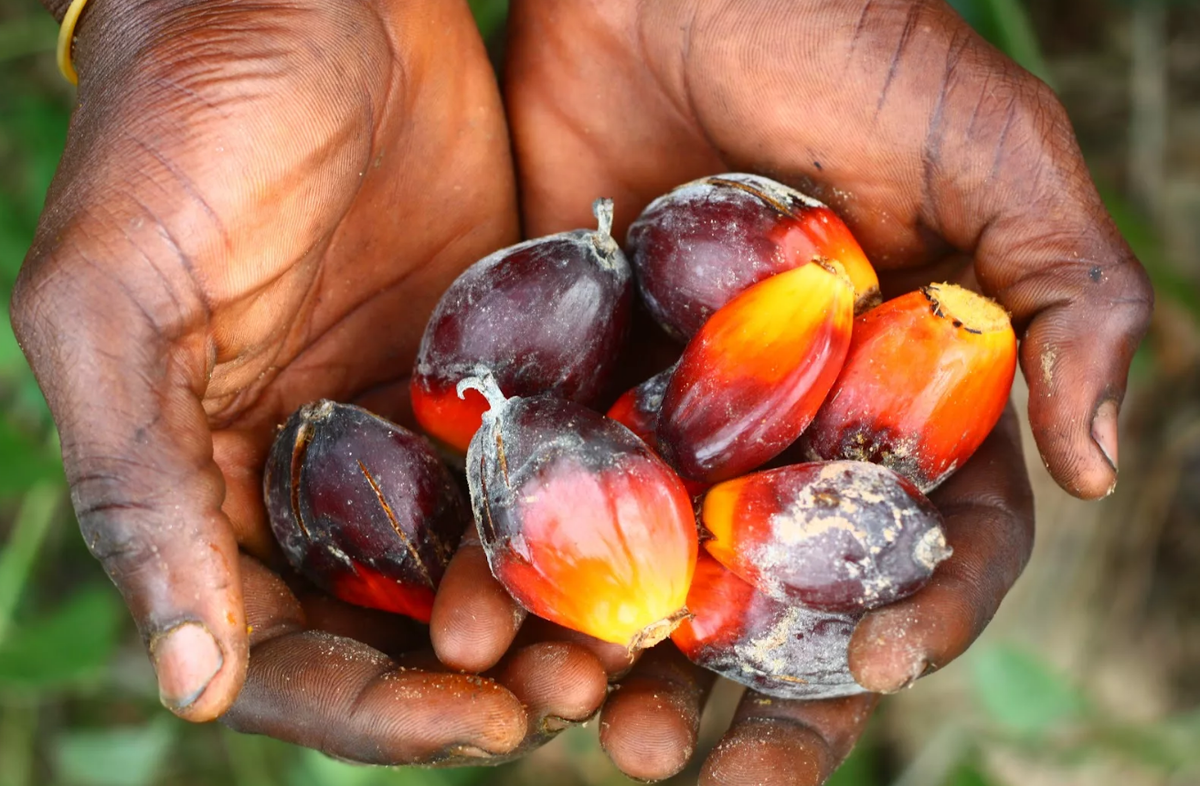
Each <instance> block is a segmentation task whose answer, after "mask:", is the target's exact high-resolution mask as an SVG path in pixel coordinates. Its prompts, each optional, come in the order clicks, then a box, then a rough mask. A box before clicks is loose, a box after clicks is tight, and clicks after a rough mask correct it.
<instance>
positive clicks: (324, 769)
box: [288, 750, 494, 786]
mask: <svg viewBox="0 0 1200 786" xmlns="http://www.w3.org/2000/svg"><path fill="white" fill-rule="evenodd" d="M492 772H494V770H492V769H482V768H474V769H454V770H431V769H423V768H419V767H398V768H397V767H362V766H357V765H354V764H343V763H342V762H339V761H335V760H333V759H331V758H329V757H328V756H324V755H322V754H320V753H317V752H316V751H311V750H305V751H302V752H301V754H300V755H299V756H298V757H297V760H296V770H295V773H294V775H293V776H292V778H290V779H289V780H288V783H289V784H293V785H294V786H474V784H482V783H485V782H486V778H487V777H488V775H489V774H490V773H492Z"/></svg>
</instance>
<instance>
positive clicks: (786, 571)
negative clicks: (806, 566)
mask: <svg viewBox="0 0 1200 786" xmlns="http://www.w3.org/2000/svg"><path fill="white" fill-rule="evenodd" d="M831 489H832V490H836V493H831ZM897 496H899V498H900V499H905V498H906V496H907V495H905V494H904V493H903V491H902V490H900V489H899V488H898V487H897V480H896V476H895V475H894V474H893V473H892V472H891V471H890V470H888V469H886V468H884V467H880V466H877V465H875V464H869V463H863V462H830V463H828V464H826V465H824V466H823V467H822V468H821V470H820V472H819V473H818V474H817V476H816V478H815V479H813V480H812V481H810V482H809V483H807V484H805V485H804V486H803V487H801V488H800V489H799V491H798V493H797V494H796V496H795V497H794V498H793V500H792V502H791V504H790V505H788V506H787V507H786V508H785V509H784V510H782V511H780V512H778V513H775V514H774V515H772V516H771V518H770V520H769V523H770V527H771V532H772V537H770V538H768V539H766V540H765V541H764V542H763V543H762V544H761V545H759V546H758V547H757V548H755V549H754V550H753V551H752V553H751V555H750V556H751V559H752V561H753V563H754V565H755V567H756V569H757V572H758V574H759V575H760V576H761V577H762V578H761V579H760V581H761V582H762V583H763V585H764V589H767V590H769V592H770V594H772V595H775V596H777V597H785V596H787V594H788V585H787V582H788V579H787V577H788V576H789V575H794V573H795V570H796V566H795V564H794V563H795V556H796V553H797V549H801V550H804V549H808V548H811V549H813V550H814V552H819V551H823V550H827V549H829V548H831V545H830V543H829V541H830V540H831V539H832V540H834V541H835V542H837V541H842V542H844V540H843V539H842V538H839V537H838V533H845V534H846V536H848V539H849V540H850V541H852V542H853V544H855V545H857V546H858V548H859V551H860V553H861V555H862V556H860V557H859V558H858V559H850V558H849V557H847V558H846V559H845V560H842V561H839V562H837V563H836V564H835V565H833V566H832V567H833V568H834V570H835V572H836V573H837V574H839V578H840V579H841V580H845V581H856V582H859V583H860V585H861V587H862V598H861V600H862V603H863V605H864V606H866V607H871V606H874V605H875V602H876V601H878V600H880V599H885V598H889V597H890V596H891V595H892V594H894V592H895V591H896V590H897V587H896V586H895V581H894V580H893V578H892V577H891V576H889V575H888V573H887V571H886V569H884V567H883V565H882V564H881V562H882V560H883V559H884V557H885V556H887V555H886V553H885V552H886V551H888V550H890V549H892V548H893V546H894V545H895V544H896V542H897V541H898V540H899V538H900V535H901V533H902V532H903V531H905V530H911V529H912V528H914V527H922V526H926V525H928V523H929V522H928V520H927V517H926V516H925V515H924V514H923V513H922V511H920V510H919V509H917V508H915V507H904V508H901V507H896V506H895V505H894V504H892V503H891V500H893V499H895V498H897ZM881 505H887V506H888V507H889V508H890V514H891V518H892V525H891V526H887V527H884V528H882V529H881V530H879V531H878V532H873V531H871V529H869V528H867V527H865V526H864V525H863V524H862V521H863V520H864V517H870V516H877V515H878V514H879V512H880V509H879V506H881ZM949 553H950V552H949V548H948V547H947V546H946V541H945V537H944V535H943V533H942V531H941V528H940V527H937V526H933V527H930V528H929V530H928V531H927V532H925V533H923V534H921V535H920V537H919V538H918V539H917V542H916V543H915V544H914V545H913V561H914V562H915V563H916V564H917V565H920V566H921V567H924V568H926V569H927V570H928V571H930V572H932V571H933V569H934V568H935V567H936V566H937V564H938V563H939V562H941V561H942V560H943V559H945V558H946V557H947V556H949Z"/></svg>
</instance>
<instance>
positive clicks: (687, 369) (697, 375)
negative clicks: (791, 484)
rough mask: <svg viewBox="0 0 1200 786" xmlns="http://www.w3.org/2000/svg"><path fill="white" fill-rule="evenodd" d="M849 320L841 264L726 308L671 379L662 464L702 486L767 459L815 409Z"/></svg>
mask: <svg viewBox="0 0 1200 786" xmlns="http://www.w3.org/2000/svg"><path fill="white" fill-rule="evenodd" d="M853 321H854V287H853V285H852V284H851V283H850V279H849V278H847V277H846V275H845V272H844V271H843V270H842V268H841V266H840V265H839V264H838V263H837V262H828V263H826V262H819V263H812V264H808V265H802V266H800V267H797V268H794V269H792V270H789V271H787V272H785V273H780V274H778V275H776V276H772V277H771V278H768V279H766V280H764V281H760V282H759V283H757V284H755V285H754V286H752V287H750V288H749V289H747V290H746V291H744V292H742V293H741V294H740V295H738V296H737V297H735V298H734V299H733V300H731V301H729V303H727V304H726V305H725V306H723V307H722V308H721V309H719V310H718V311H717V312H716V313H715V314H713V315H712V317H711V318H710V319H709V320H708V321H707V322H705V323H704V327H702V328H701V329H700V331H699V332H698V333H696V335H695V336H693V337H692V340H691V341H690V342H688V345H687V346H686V347H685V348H684V351H683V356H682V357H681V358H680V359H679V364H678V366H677V367H676V369H675V371H674V373H673V374H672V375H671V380H670V382H669V383H668V385H667V389H666V393H665V394H664V396H663V402H662V408H661V411H660V412H659V418H658V427H657V432H656V433H657V438H658V446H659V450H660V451H661V453H662V455H663V457H664V458H665V459H667V461H668V463H670V464H671V465H672V466H674V467H675V468H676V469H677V470H678V471H679V472H680V474H681V475H683V476H684V477H687V478H690V479H692V480H699V481H705V482H716V481H719V480H724V479H726V478H731V477H736V476H738V475H740V474H742V473H744V472H747V471H749V470H752V469H754V468H755V467H758V466H760V465H762V464H763V463H765V462H767V461H769V460H770V459H771V458H772V457H774V456H775V455H777V454H778V453H780V452H781V451H782V450H783V449H784V448H786V447H787V446H788V445H789V444H791V443H792V442H793V441H794V440H795V439H796V437H798V436H799V435H800V434H801V432H803V431H804V429H805V428H806V427H807V426H808V424H809V422H810V421H811V420H812V418H813V416H814V415H815V414H816V412H817V409H818V408H819V407H820V406H821V402H822V401H824V399H825V396H826V394H827V393H828V392H829V389H830V387H831V386H832V385H833V382H834V380H835V379H836V378H837V375H838V372H839V371H840V370H841V366H842V362H843V360H844V359H845V357H846V351H847V349H848V348H849V346H850V331H851V326H852V324H853Z"/></svg>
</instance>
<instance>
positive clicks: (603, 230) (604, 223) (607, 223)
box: [592, 197, 613, 238]
mask: <svg viewBox="0 0 1200 786" xmlns="http://www.w3.org/2000/svg"><path fill="white" fill-rule="evenodd" d="M592 215H594V216H595V217H596V221H597V222H599V224H600V227H599V228H598V229H597V230H596V231H597V232H599V233H600V234H601V235H603V236H604V237H606V238H610V237H612V228H613V201H612V199H611V198H609V197H600V198H599V199H597V200H596V201H595V202H593V203H592Z"/></svg>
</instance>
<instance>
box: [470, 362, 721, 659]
mask: <svg viewBox="0 0 1200 786" xmlns="http://www.w3.org/2000/svg"><path fill="white" fill-rule="evenodd" d="M462 388H463V389H467V388H473V389H475V390H479V391H481V392H482V393H483V394H484V395H485V396H486V397H487V400H488V403H489V404H490V408H489V409H488V411H487V412H486V413H484V416H483V426H482V427H481V428H480V429H479V431H478V432H476V434H475V437H474V438H473V439H472V440H471V446H470V449H469V450H468V451H467V482H468V485H469V486H470V490H471V503H472V505H473V507H474V510H475V520H476V522H478V525H479V534H480V540H481V541H482V543H483V547H484V550H485V552H486V553H487V558H488V564H489V565H490V566H491V569H492V574H493V575H494V576H495V577H496V579H497V580H498V581H499V582H500V583H501V584H502V585H504V587H505V588H506V589H507V590H508V592H509V593H510V594H511V595H512V596H513V598H515V599H516V600H517V602H518V603H520V604H521V605H522V606H524V607H525V608H526V609H528V610H529V611H530V612H532V613H534V614H536V615H538V616H539V617H543V618H545V619H548V620H550V621H551V622H555V623H557V624H559V625H562V626H564V627H567V628H571V629H573V630H577V631H580V632H582V633H586V634H588V635H590V636H593V637H595V638H598V639H601V640H603V641H608V642H613V643H615V644H622V645H625V646H626V647H628V648H629V649H630V650H636V649H640V648H644V647H649V646H651V645H653V644H654V643H656V642H658V641H661V640H662V639H664V638H666V637H667V636H668V635H669V634H670V632H671V630H672V629H673V628H674V627H675V625H677V624H678V622H679V620H680V619H682V618H683V617H684V616H686V614H687V611H686V609H685V607H684V602H685V601H686V599H687V590H688V585H689V584H690V583H691V580H692V571H693V569H694V568H695V565H696V552H697V549H698V546H697V542H696V541H697V532H696V520H695V515H694V513H693V511H692V504H691V500H690V499H689V498H688V495H687V492H685V491H684V489H683V485H682V484H681V483H680V481H679V478H678V477H676V475H675V473H674V472H672V471H671V468H670V467H668V466H667V465H666V464H665V463H663V461H662V459H660V458H658V457H657V456H656V455H654V453H653V452H652V451H651V450H650V448H649V447H648V446H647V445H646V444H645V443H643V442H642V441H641V440H640V439H638V438H637V437H636V436H635V435H634V434H633V433H631V432H630V431H629V429H627V428H624V427H622V426H621V425H620V424H618V423H616V422H614V421H612V420H610V419H609V418H606V417H604V416H603V415H600V414H599V413H596V412H592V411H591V410H589V409H587V408H585V407H583V406H580V405H579V404H575V403H573V402H570V401H565V400H563V399H559V398H555V397H553V396H548V395H540V396H533V397H530V398H521V397H513V398H505V397H504V396H503V394H502V393H501V392H500V390H499V388H497V387H496V384H495V381H494V380H492V379H491V378H490V377H487V376H484V377H483V378H471V379H467V380H464V381H463V383H462Z"/></svg>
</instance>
